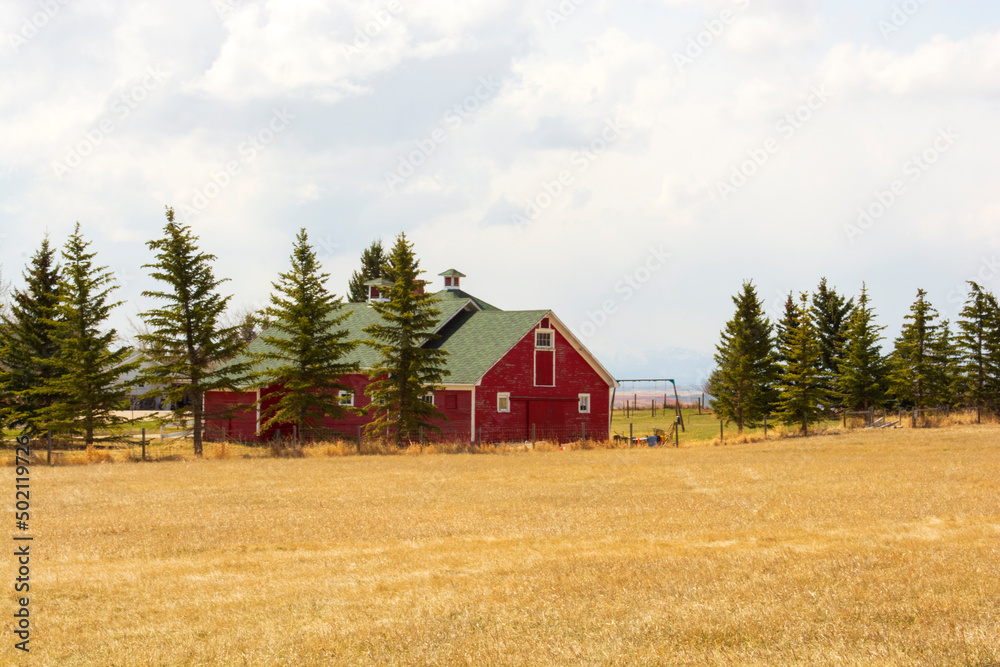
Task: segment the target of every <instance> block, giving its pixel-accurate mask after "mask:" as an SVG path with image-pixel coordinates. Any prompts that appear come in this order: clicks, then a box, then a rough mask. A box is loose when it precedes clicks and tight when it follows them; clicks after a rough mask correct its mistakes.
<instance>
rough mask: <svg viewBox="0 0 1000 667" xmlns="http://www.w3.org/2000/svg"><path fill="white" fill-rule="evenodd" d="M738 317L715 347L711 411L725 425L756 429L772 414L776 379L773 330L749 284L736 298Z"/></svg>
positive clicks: (711, 381) (725, 330)
mask: <svg viewBox="0 0 1000 667" xmlns="http://www.w3.org/2000/svg"><path fill="white" fill-rule="evenodd" d="M733 303H734V304H735V305H736V314H735V315H734V316H733V319H732V320H730V321H729V322H727V323H726V328H725V329H724V330H723V331H722V333H721V340H720V342H719V344H718V345H716V354H715V363H716V364H717V368H716V370H715V371H714V372H713V373H712V376H711V378H710V380H709V385H710V393H711V395H712V402H711V405H712V409H713V410H714V411H715V413H716V414H717V415H718V416H719V418H720V419H724V420H725V421H726V422H735V423H736V427H737V428H738V429H739V431H740V432H741V433H742V432H743V429H744V428H747V427H749V428H753V427H755V426H757V425H758V424H759V423H760V422H761V421H762V420H763V419H764V417H765V416H766V415H767V414H768V412H770V410H771V407H772V404H773V402H774V399H775V393H774V389H773V387H772V385H773V383H774V381H775V379H776V378H777V366H776V364H775V360H774V341H773V338H772V327H771V324H770V322H768V320H767V318H766V317H765V316H764V309H763V303H762V302H761V301H760V299H758V298H757V291H756V290H755V288H754V286H753V283H752V282H750V281H747V282H744V283H743V291H742V292H741V293H740V294H739V295H738V296H734V297H733Z"/></svg>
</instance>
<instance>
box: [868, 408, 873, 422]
mask: <svg viewBox="0 0 1000 667" xmlns="http://www.w3.org/2000/svg"><path fill="white" fill-rule="evenodd" d="M874 423H875V408H874V407H871V408H868V425H869V426H871V425H872V424H874Z"/></svg>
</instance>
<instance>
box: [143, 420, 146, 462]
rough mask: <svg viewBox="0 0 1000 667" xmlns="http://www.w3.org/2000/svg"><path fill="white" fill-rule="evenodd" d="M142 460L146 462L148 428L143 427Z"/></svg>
mask: <svg viewBox="0 0 1000 667" xmlns="http://www.w3.org/2000/svg"><path fill="white" fill-rule="evenodd" d="M142 460H143V461H145V460H146V427H145V426H143V427H142Z"/></svg>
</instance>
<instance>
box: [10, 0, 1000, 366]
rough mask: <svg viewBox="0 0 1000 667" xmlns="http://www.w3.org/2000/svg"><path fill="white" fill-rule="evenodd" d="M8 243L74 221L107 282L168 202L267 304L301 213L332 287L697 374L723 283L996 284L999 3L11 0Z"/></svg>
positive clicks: (253, 301) (954, 304)
mask: <svg viewBox="0 0 1000 667" xmlns="http://www.w3.org/2000/svg"><path fill="white" fill-rule="evenodd" d="M0 37H2V44H0V72H2V76H0V118H2V127H3V129H2V131H0V267H2V270H3V274H4V276H5V277H6V278H14V279H15V283H17V282H18V281H19V274H20V271H21V270H22V268H23V266H24V263H25V261H26V260H27V258H28V257H29V256H30V255H31V253H32V252H34V250H35V249H36V248H37V247H38V244H39V242H40V241H41V238H42V236H43V235H44V233H45V232H46V231H48V233H49V234H50V235H51V237H52V239H53V241H55V242H56V243H58V244H60V245H61V244H62V243H63V242H64V240H65V237H66V235H67V234H68V233H69V232H70V231H71V229H72V226H73V224H74V223H75V222H76V221H79V222H80V223H81V225H82V229H83V232H84V235H85V236H86V237H87V238H89V239H91V240H92V241H93V248H94V249H96V250H97V251H98V253H99V260H100V261H101V262H102V263H104V264H106V265H108V266H110V267H111V268H112V269H113V270H114V271H115V272H116V273H117V275H118V279H119V282H120V284H121V291H120V292H119V294H120V296H121V297H122V298H123V299H125V300H126V304H125V305H124V306H123V307H122V308H121V309H119V312H118V314H117V315H116V320H115V324H116V325H117V326H119V327H121V328H127V324H126V323H125V322H126V317H130V318H135V315H136V313H138V312H140V311H141V310H143V309H144V307H146V306H148V305H149V304H147V303H145V302H144V301H143V299H142V297H141V296H140V293H141V292H142V290H143V289H148V288H149V287H150V286H151V284H150V282H149V281H148V279H146V278H145V277H144V276H143V272H142V269H141V268H140V267H141V265H142V264H143V263H144V262H146V261H149V259H150V254H149V252H148V250H147V248H146V247H145V242H146V241H148V240H149V239H150V238H153V237H154V236H156V235H157V234H158V233H159V231H160V229H161V228H162V225H163V222H164V218H163V211H164V206H165V205H168V204H169V205H172V206H174V207H175V209H177V211H178V212H179V214H180V215H181V217H182V218H183V219H184V220H186V221H187V222H189V224H190V225H191V226H192V227H193V228H194V230H195V232H196V233H197V234H198V235H199V236H200V238H201V239H202V243H203V247H204V249H206V250H208V251H210V252H213V253H215V254H216V255H217V256H218V262H217V267H216V272H217V275H219V276H225V277H228V278H230V279H231V282H230V283H228V284H227V287H228V288H229V289H230V290H231V292H232V293H233V294H234V303H235V304H237V305H239V306H255V305H261V304H263V303H264V301H266V299H267V295H268V293H269V290H270V282H271V281H272V280H274V278H275V276H276V274H277V273H278V272H279V271H281V270H283V269H284V268H285V266H286V263H287V259H288V254H289V251H290V248H291V244H292V240H293V237H294V234H295V232H296V231H297V230H298V229H299V228H300V227H305V228H306V229H307V230H308V232H309V234H310V236H311V238H312V240H313V241H314V243H315V245H316V246H317V249H318V251H319V253H320V255H321V257H322V258H323V261H324V264H325V267H326V270H327V271H328V272H329V273H330V274H331V285H330V287H331V288H332V289H333V290H334V291H335V292H337V293H338V294H342V293H343V292H344V289H345V286H346V282H347V279H348V277H349V276H350V273H351V271H352V270H354V269H355V268H357V263H358V256H359V255H360V252H361V251H362V249H363V248H364V247H365V246H366V245H368V244H369V243H370V242H371V241H372V240H373V239H375V238H378V237H381V238H382V239H384V240H386V242H387V243H390V244H391V242H392V240H393V238H394V236H395V235H396V234H398V233H399V232H400V231H405V232H406V234H407V236H408V237H409V238H410V239H411V240H412V241H413V243H414V244H415V248H416V252H417V254H418V256H419V257H420V260H421V265H422V268H424V269H425V270H426V271H427V273H428V276H430V277H433V278H434V280H436V281H438V284H440V280H441V279H440V278H438V277H437V274H438V273H439V272H441V271H443V270H445V269H448V268H456V269H459V270H460V271H462V272H464V273H465V274H467V275H468V278H466V280H465V283H464V287H466V289H467V290H468V291H470V292H472V293H473V294H476V295H477V296H480V297H482V298H483V299H485V300H487V301H490V302H492V303H494V304H496V305H497V306H499V307H501V308H505V309H511V310H514V309H536V308H552V309H554V310H555V312H556V314H557V315H558V316H559V317H560V318H561V319H562V320H563V321H564V322H565V323H566V324H567V325H569V326H570V327H571V328H573V329H574V330H575V331H576V332H577V333H578V334H579V335H580V336H581V338H582V339H583V340H584V341H585V342H586V344H587V345H588V346H589V347H590V348H591V349H592V350H593V351H594V352H595V353H596V354H597V356H598V358H599V359H601V360H602V361H603V362H604V364H605V365H606V366H607V367H608V368H610V369H611V370H612V372H614V373H615V374H617V375H618V376H619V377H624V376H636V375H641V376H656V377H664V376H673V377H677V378H678V379H680V380H682V381H684V382H688V383H698V382H700V381H702V380H703V379H704V376H705V375H706V374H707V372H708V371H709V369H710V367H711V354H712V352H713V350H714V345H715V343H716V342H717V340H718V333H719V331H720V329H721V328H722V327H723V325H724V323H725V321H726V320H727V319H729V317H730V316H731V315H732V303H731V301H730V296H731V295H733V294H734V293H735V292H737V291H738V290H739V289H740V285H741V282H742V281H743V280H746V279H752V280H753V281H754V283H755V284H756V285H757V288H758V291H759V293H760V295H761V297H762V298H763V299H764V300H765V303H766V306H767V308H768V310H769V312H771V313H777V312H779V309H780V304H781V303H782V302H783V300H784V295H785V294H787V293H788V292H789V291H790V290H795V291H800V290H811V289H813V288H814V287H815V285H816V283H817V282H818V281H819V279H820V277H822V276H826V277H827V278H828V279H829V281H830V283H832V284H833V285H834V286H836V287H837V288H838V289H840V290H841V291H844V292H847V293H850V294H855V293H856V292H857V291H858V290H859V289H860V287H861V285H862V282H867V285H868V288H869V291H870V293H871V295H872V297H873V299H874V303H875V306H876V308H877V312H878V314H879V316H880V319H881V322H882V323H883V324H886V325H888V326H889V330H888V332H887V333H888V334H889V335H890V336H895V334H896V333H897V331H898V328H899V325H900V323H901V321H902V317H903V315H904V314H905V312H906V311H907V309H908V307H909V305H910V303H911V302H912V300H913V297H914V295H915V292H916V290H917V288H918V287H919V288H924V289H926V290H927V291H928V293H929V295H930V298H931V299H932V301H933V303H934V304H935V305H936V306H937V308H938V309H939V310H940V311H941V313H942V315H944V316H946V317H950V318H952V319H953V318H954V317H955V315H956V314H957V310H958V308H959V302H960V301H961V299H962V298H963V296H964V291H963V288H962V285H963V283H964V282H965V281H966V280H969V279H976V280H978V281H980V282H981V283H983V284H984V285H985V286H986V287H987V288H989V289H991V290H993V291H995V292H996V291H1000V264H998V263H997V258H998V257H1000V237H998V222H1000V170H998V161H1000V150H998V149H1000V125H998V123H997V118H1000V114H998V111H1000V108H998V107H1000V3H997V2H995V1H994V0H982V1H975V0H948V1H947V2H945V1H944V0H925V1H920V0H905V1H903V0H893V1H880V0H837V1H836V2H833V1H832V0H830V1H828V2H820V1H818V0H816V1H814V0H770V1H768V0H721V1H718V2H694V1H688V0H633V1H626V0H622V1H620V2H612V1H610V0H562V1H561V2H560V1H558V0H527V1H526V2H509V1H507V2H504V1H499V0H478V1H477V2H464V1H459V0H454V1H445V0H421V1H420V2H416V1H415V0H391V1H388V2H385V1H382V0H373V1H371V2H368V1H360V2H332V1H323V2H320V1H313V0H299V1H296V0H283V1H281V2H278V1H277V0H273V1H272V0H178V1H175V2H169V3H168V2H161V1H157V2H144V1H137V0H133V1H130V2H122V1H118V2H112V1H108V0H103V1H102V0H74V1H73V2H72V3H70V2H68V1H67V0H2V1H0Z"/></svg>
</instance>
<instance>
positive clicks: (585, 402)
mask: <svg viewBox="0 0 1000 667" xmlns="http://www.w3.org/2000/svg"><path fill="white" fill-rule="evenodd" d="M579 398H580V402H579V404H578V406H577V410H578V411H579V412H580V413H581V414H590V394H580V396H579Z"/></svg>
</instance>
